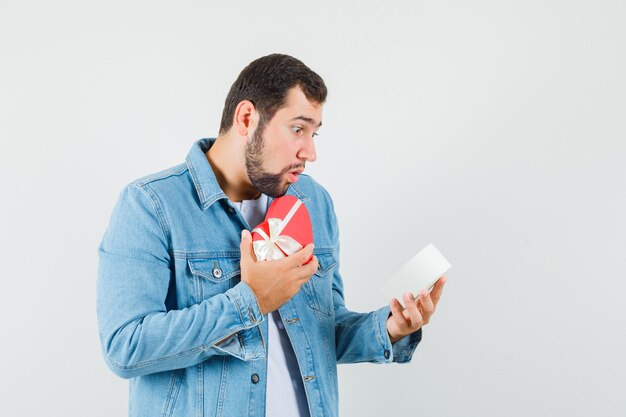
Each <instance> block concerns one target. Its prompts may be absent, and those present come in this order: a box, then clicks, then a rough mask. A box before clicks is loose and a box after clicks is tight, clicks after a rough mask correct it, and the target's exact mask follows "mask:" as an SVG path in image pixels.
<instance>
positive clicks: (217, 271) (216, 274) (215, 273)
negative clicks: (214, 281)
mask: <svg viewBox="0 0 626 417" xmlns="http://www.w3.org/2000/svg"><path fill="white" fill-rule="evenodd" d="M213 276H214V277H215V278H221V277H222V270H221V269H219V268H214V269H213Z"/></svg>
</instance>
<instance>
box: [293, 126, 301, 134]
mask: <svg viewBox="0 0 626 417" xmlns="http://www.w3.org/2000/svg"><path fill="white" fill-rule="evenodd" d="M291 130H293V131H294V133H295V134H297V135H299V134H300V133H302V126H294V127H292V128H291Z"/></svg>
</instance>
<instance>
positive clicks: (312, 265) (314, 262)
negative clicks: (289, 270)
mask: <svg viewBox="0 0 626 417" xmlns="http://www.w3.org/2000/svg"><path fill="white" fill-rule="evenodd" d="M318 265H319V260H318V259H317V256H315V255H313V257H312V258H311V261H310V262H309V263H308V264H305V265H302V266H300V267H298V268H297V269H296V274H297V277H298V279H301V280H304V281H308V280H309V279H310V278H311V276H312V275H313V274H315V272H316V271H317V267H318Z"/></svg>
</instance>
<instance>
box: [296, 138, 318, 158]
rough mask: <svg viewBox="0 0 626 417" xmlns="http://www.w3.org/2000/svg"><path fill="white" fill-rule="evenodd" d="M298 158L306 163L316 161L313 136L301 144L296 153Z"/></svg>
mask: <svg viewBox="0 0 626 417" xmlns="http://www.w3.org/2000/svg"><path fill="white" fill-rule="evenodd" d="M297 156H298V158H299V159H303V160H305V161H308V162H313V161H315V160H316V159H317V154H316V153H315V142H314V140H313V136H309V137H308V138H307V139H306V140H305V141H304V143H303V145H302V147H301V148H300V150H299V151H298V155H297Z"/></svg>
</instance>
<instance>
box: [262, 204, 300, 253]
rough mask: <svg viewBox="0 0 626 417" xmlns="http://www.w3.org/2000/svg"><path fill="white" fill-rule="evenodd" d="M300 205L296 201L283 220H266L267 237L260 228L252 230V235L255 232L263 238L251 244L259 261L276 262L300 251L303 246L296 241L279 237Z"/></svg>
mask: <svg viewBox="0 0 626 417" xmlns="http://www.w3.org/2000/svg"><path fill="white" fill-rule="evenodd" d="M301 205H302V201H300V200H297V201H296V202H295V203H294V205H293V207H292V208H291V210H289V213H287V215H286V216H285V218H284V219H283V220H281V219H277V218H273V217H272V218H269V219H267V224H268V226H269V229H270V235H269V236H268V235H267V233H265V232H264V231H263V229H261V228H260V227H256V228H255V229H254V230H252V233H254V232H256V233H258V234H260V235H261V237H262V238H263V240H255V241H254V242H253V243H252V246H253V248H254V253H255V254H256V257H257V259H258V260H259V261H273V260H277V259H280V258H284V257H285V256H289V255H293V254H294V253H296V252H298V251H299V250H300V249H302V247H303V246H302V245H301V244H300V243H298V241H297V240H295V239H294V238H292V237H291V236H287V235H281V233H282V231H283V229H284V228H285V226H287V224H288V223H289V221H290V220H291V218H292V217H293V216H294V215H295V214H296V211H298V208H300V206H301ZM285 254H287V255H285Z"/></svg>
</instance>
